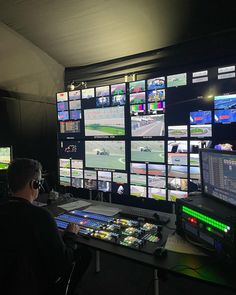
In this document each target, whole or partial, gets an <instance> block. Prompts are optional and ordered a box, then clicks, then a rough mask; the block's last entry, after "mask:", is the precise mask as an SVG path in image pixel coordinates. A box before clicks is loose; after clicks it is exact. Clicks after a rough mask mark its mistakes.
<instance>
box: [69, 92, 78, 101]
mask: <svg viewBox="0 0 236 295" xmlns="http://www.w3.org/2000/svg"><path fill="white" fill-rule="evenodd" d="M80 98H81V95H80V90H74V91H69V100H78V99H80Z"/></svg>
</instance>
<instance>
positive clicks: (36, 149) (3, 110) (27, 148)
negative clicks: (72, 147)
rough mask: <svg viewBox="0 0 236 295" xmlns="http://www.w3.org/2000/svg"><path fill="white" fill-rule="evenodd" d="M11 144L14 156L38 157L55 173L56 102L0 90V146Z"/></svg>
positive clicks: (45, 166) (48, 169)
mask: <svg viewBox="0 0 236 295" xmlns="http://www.w3.org/2000/svg"><path fill="white" fill-rule="evenodd" d="M1 145H11V146H12V147H13V156H14V158H16V157H28V158H34V159H37V160H39V161H40V162H41V163H42V165H43V168H44V170H46V171H48V172H49V173H50V174H52V175H53V176H52V177H55V176H54V174H55V173H56V167H57V162H56V154H57V148H56V107H55V104H54V103H50V102H47V101H43V100H40V99H39V98H38V97H33V96H31V97H27V96H25V97H24V96H23V95H22V94H21V95H19V94H17V93H12V92H11V93H10V92H7V91H4V90H0V146H1Z"/></svg>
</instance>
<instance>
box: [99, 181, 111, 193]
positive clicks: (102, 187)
mask: <svg viewBox="0 0 236 295" xmlns="http://www.w3.org/2000/svg"><path fill="white" fill-rule="evenodd" d="M98 190H99V191H102V192H111V182H109V181H102V180H99V181H98Z"/></svg>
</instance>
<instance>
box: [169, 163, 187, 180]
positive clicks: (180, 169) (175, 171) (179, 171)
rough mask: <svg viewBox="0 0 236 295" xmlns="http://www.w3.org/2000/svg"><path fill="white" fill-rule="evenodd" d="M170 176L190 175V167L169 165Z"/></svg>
mask: <svg viewBox="0 0 236 295" xmlns="http://www.w3.org/2000/svg"><path fill="white" fill-rule="evenodd" d="M168 176H169V177H181V178H187V177H188V167H187V166H172V165H168Z"/></svg>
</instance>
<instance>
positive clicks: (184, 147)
mask: <svg viewBox="0 0 236 295" xmlns="http://www.w3.org/2000/svg"><path fill="white" fill-rule="evenodd" d="M187 152H188V142H187V141H185V140H178V141H177V140H176V141H172V140H169V141H168V153H187Z"/></svg>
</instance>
